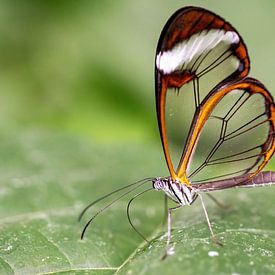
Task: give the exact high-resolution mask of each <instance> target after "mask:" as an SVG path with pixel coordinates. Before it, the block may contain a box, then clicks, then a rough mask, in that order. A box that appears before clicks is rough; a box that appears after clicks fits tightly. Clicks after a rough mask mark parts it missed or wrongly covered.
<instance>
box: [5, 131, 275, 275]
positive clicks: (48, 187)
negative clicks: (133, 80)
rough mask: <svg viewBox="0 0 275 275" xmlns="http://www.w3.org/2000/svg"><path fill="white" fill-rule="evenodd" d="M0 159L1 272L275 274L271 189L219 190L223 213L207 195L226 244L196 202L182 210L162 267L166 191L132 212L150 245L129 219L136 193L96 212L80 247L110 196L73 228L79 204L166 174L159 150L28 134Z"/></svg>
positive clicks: (8, 138)
mask: <svg viewBox="0 0 275 275" xmlns="http://www.w3.org/2000/svg"><path fill="white" fill-rule="evenodd" d="M0 154H1V158H0V162H1V163H0V164H1V165H0V169H1V174H0V175H1V182H0V184H1V185H0V205H1V208H0V215H1V227H0V273H1V274H37V273H42V274H44V273H46V274H48V273H61V274H85V273H86V274H114V273H115V272H117V274H182V273H183V272H184V274H272V272H274V266H275V262H274V251H275V242H274V237H275V225H274V211H273V208H274V194H275V190H274V188H273V187H267V188H258V189H256V188H255V189H238V190H237V189H235V190H226V191H223V192H217V196H216V197H217V198H219V199H220V200H222V201H223V202H225V203H229V204H231V208H229V209H228V210H223V209H220V208H218V207H217V206H216V205H214V204H213V203H212V202H211V201H209V200H208V199H207V198H206V200H205V201H206V205H207V209H208V212H209V216H210V218H211V221H212V225H213V229H214V231H215V233H216V234H217V237H218V238H219V239H220V240H221V241H222V242H223V244H224V246H223V247H218V246H217V245H215V244H214V243H212V242H211V238H210V234H209V231H208V228H207V225H206V222H205V218H204V215H203V212H202V209H201V206H200V203H199V201H197V202H196V203H195V204H194V205H192V206H191V207H183V208H182V209H179V210H178V211H177V213H174V214H175V215H173V231H172V243H173V244H174V246H175V254H174V255H173V256H171V257H168V258H167V259H166V260H165V261H161V257H162V255H163V253H164V249H165V245H166V237H165V232H166V228H165V226H164V227H163V226H162V225H161V222H162V219H163V209H164V204H163V194H162V192H155V191H154V192H148V193H147V194H146V195H144V196H142V197H140V198H139V199H137V200H136V201H134V203H133V205H132V208H131V213H130V214H131V217H132V221H133V223H134V224H135V226H136V227H137V228H138V230H140V231H141V232H142V234H144V235H145V236H146V237H147V238H148V239H149V240H150V244H147V243H146V242H145V241H144V240H142V239H141V238H140V237H139V236H138V235H137V234H135V232H134V231H133V230H132V229H131V227H130V226H129V223H128V221H127V218H126V213H125V212H126V205H127V202H128V201H129V197H132V196H133V195H134V194H137V191H134V192H133V195H129V197H128V198H125V199H122V200H120V201H119V202H117V203H116V204H114V205H113V207H112V208H111V209H109V210H107V211H106V212H105V213H102V215H100V216H98V217H97V218H96V219H95V221H94V223H93V224H92V225H91V226H90V227H89V228H88V230H87V232H86V235H85V238H84V240H82V241H81V240H80V234H81V231H82V229H83V226H84V224H85V222H86V221H87V220H88V219H89V218H90V217H91V216H92V215H93V214H94V213H95V212H96V211H97V210H99V209H100V207H102V206H104V205H105V204H106V203H107V202H110V200H109V199H107V200H106V201H105V204H104V202H102V203H101V204H100V205H95V206H94V208H93V209H91V210H90V211H89V212H88V213H86V215H85V216H84V219H83V221H82V222H81V223H78V222H77V217H78V215H79V213H80V211H81V210H82V209H83V208H84V206H86V205H87V204H88V203H89V202H91V201H93V200H95V199H97V198H98V197H100V196H102V195H104V194H106V193H108V192H111V191H112V190H115V189H117V188H119V187H122V186H124V185H126V184H127V183H130V182H132V181H135V180H138V179H141V178H144V177H147V176H163V175H165V173H166V168H165V163H164V160H163V156H162V151H161V148H160V147H158V146H156V145H150V144H136V145H133V144H124V145H123V146H106V145H105V146H101V145H98V144H91V143H90V142H89V141H88V140H84V139H81V138H79V137H72V136H68V135H67V134H66V135H65V134H58V133H51V132H48V131H42V130H33V131H27V132H24V133H21V134H20V133H16V134H15V133H14V134H12V133H9V134H7V135H2V136H1V144H0ZM161 171H162V172H161ZM145 185H146V186H145V187H144V188H148V187H150V186H151V184H150V183H148V184H145ZM114 197H115V196H114Z"/></svg>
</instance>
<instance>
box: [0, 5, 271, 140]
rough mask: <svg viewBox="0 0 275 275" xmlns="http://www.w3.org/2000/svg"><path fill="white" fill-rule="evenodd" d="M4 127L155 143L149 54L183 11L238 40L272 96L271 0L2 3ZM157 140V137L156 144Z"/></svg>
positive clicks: (0, 81)
mask: <svg viewBox="0 0 275 275" xmlns="http://www.w3.org/2000/svg"><path fill="white" fill-rule="evenodd" d="M0 4H1V9H0V28H1V41H0V50H1V51H0V54H1V64H0V66H1V67H0V69H1V74H0V92H1V94H0V96H1V98H0V99H1V106H2V107H1V110H0V112H1V116H0V127H1V130H2V131H7V129H18V130H19V131H20V129H25V128H28V127H43V128H51V129H56V130H58V131H66V132H70V133H73V134H77V135H82V136H87V137H88V138H89V139H91V140H93V141H96V142H108V143H114V142H118V143H120V142H122V141H123V142H125V141H126V142H140V140H143V141H152V140H153V139H154V140H157V139H158V133H157V127H156V118H155V109H154V78H153V71H154V55H155V48H156V44H157V40H158V37H159V34H160V31H161V29H162V27H163V25H164V23H165V22H166V20H167V19H168V17H169V16H170V15H171V14H172V13H173V12H174V11H175V10H176V9H178V8H180V7H182V6H185V5H199V6H203V7H206V8H208V9H210V10H213V11H215V12H216V13H218V14H220V15H222V16H223V17H224V18H226V19H227V20H228V21H229V22H231V23H232V24H233V25H234V26H235V27H236V28H237V29H238V30H239V32H240V33H241V34H242V36H243V38H244V40H245V42H246V44H247V45H248V50H249V53H250V56H251V62H252V69H251V74H250V75H252V76H254V77H257V78H258V79H261V81H262V82H263V83H265V85H266V86H267V87H268V89H269V90H270V91H271V92H273V90H274V86H275V83H274V81H275V80H274V77H273V72H274V69H275V63H274V62H273V60H274V58H273V56H272V55H273V52H274V46H275V36H274V35H273V33H274V30H273V28H274V19H273V14H274V11H275V3H274V1H264V2H261V3H260V2H259V1H241V2H240V1H234V0H233V1H142V0H141V1H123V0H120V1H105V0H103V1H5V0H2V1H1V3H0ZM154 142H155V141H154Z"/></svg>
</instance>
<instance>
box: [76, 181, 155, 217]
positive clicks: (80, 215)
mask: <svg viewBox="0 0 275 275" xmlns="http://www.w3.org/2000/svg"><path fill="white" fill-rule="evenodd" d="M152 179H153V178H145V179H142V180H139V181H136V182H133V183H130V184H128V185H126V186H123V187H121V188H119V189H117V190H115V191H112V192H111V193H108V194H106V195H104V196H102V197H100V198H98V199H96V200H95V201H93V202H91V203H90V204H88V205H87V206H86V207H85V208H84V209H83V210H82V211H81V213H80V214H79V216H78V221H80V220H81V219H82V217H83V216H84V214H85V213H86V212H87V210H88V209H90V208H91V207H92V206H94V205H95V204H96V203H98V202H100V201H102V200H104V199H106V198H108V197H110V196H112V195H113V194H116V193H118V192H119V191H122V190H124V189H127V188H129V187H131V186H133V185H136V184H138V183H141V182H146V181H151V180H152Z"/></svg>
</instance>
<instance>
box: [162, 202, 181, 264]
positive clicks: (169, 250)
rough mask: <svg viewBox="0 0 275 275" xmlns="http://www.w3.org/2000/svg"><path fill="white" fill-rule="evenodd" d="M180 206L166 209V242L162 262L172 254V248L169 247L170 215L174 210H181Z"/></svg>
mask: <svg viewBox="0 0 275 275" xmlns="http://www.w3.org/2000/svg"><path fill="white" fill-rule="evenodd" d="M181 207H182V205H178V206H176V207H172V208H168V211H167V213H168V216H167V242H166V249H165V253H164V255H163V256H162V258H161V259H162V260H164V259H166V258H167V256H171V255H173V254H174V247H172V246H170V241H171V223H172V219H171V215H172V212H173V211H174V210H177V209H179V208H181Z"/></svg>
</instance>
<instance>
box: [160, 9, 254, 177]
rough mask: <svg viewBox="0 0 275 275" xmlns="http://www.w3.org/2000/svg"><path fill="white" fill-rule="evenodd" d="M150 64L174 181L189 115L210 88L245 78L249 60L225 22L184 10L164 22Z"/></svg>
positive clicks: (234, 32) (241, 45)
mask: <svg viewBox="0 0 275 275" xmlns="http://www.w3.org/2000/svg"><path fill="white" fill-rule="evenodd" d="M155 65H156V66H155V77H156V105H157V115H158V123H159V128H160V134H161V139H162V144H163V148H164V153H165V157H166V161H167V164H168V168H169V171H170V173H171V176H172V177H173V178H175V177H176V172H175V168H176V167H177V166H178V164H179V161H180V159H181V158H182V154H183V148H184V147H185V144H186V141H187V136H188V133H189V128H190V127H191V125H192V121H193V118H194V114H195V113H196V112H199V109H200V105H201V104H202V102H203V100H204V99H205V98H206V97H207V95H208V93H209V92H210V91H211V90H212V89H213V88H214V87H215V86H217V85H221V83H226V82H227V81H229V80H231V79H235V78H242V77H245V76H246V75H247V74H248V71H249V57H248V54H247V50H246V46H245V44H244V42H243V40H242V38H241V36H240V35H239V34H238V32H237V31H236V30H235V29H234V28H233V27H232V26H231V25H230V24H229V23H228V22H226V21H225V20H224V19H222V18H221V17H219V16H217V15H216V14H214V13H212V12H210V11H207V10H205V9H202V8H195V7H187V8H183V9H181V10H179V11H177V12H176V13H175V14H174V15H172V17H171V18H170V19H169V20H168V22H167V23H166V25H165V27H164V29H163V31H162V33H161V36H160V39H159V43H158V47H157V52H156V64H155ZM168 144H169V148H168ZM173 152H176V153H173Z"/></svg>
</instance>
